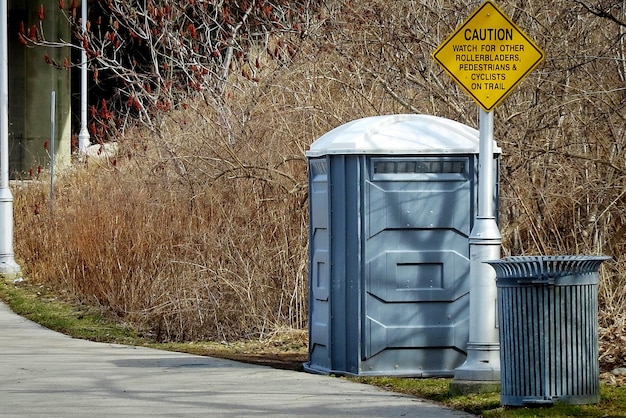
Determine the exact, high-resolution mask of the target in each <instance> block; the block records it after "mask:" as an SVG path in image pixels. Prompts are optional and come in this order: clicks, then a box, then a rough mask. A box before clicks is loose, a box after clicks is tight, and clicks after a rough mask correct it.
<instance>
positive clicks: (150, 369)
mask: <svg viewBox="0 0 626 418" xmlns="http://www.w3.org/2000/svg"><path fill="white" fill-rule="evenodd" d="M141 416H145V417H153V416H166V417H177V416H198V417H200V416H202V417H206V416H210V417H265V416H268V417H269V416H271V417H280V416H283V417H285V416H289V417H322V416H323V417H339V416H351V417H427V418H453V417H456V418H458V417H470V416H471V415H468V414H465V413H462V412H459V411H453V410H450V409H447V408H443V407H441V406H439V405H435V404H432V403H429V402H427V401H424V400H420V399H417V398H413V397H409V396H403V395H398V394H394V393H390V392H385V391H382V390H379V389H377V388H374V387H371V386H368V385H362V384H358V383H353V382H349V381H346V380H344V379H339V378H333V377H328V376H318V375H312V374H307V373H304V372H294V371H286V370H276V369H272V368H269V367H263V366H254V365H249V364H244V363H238V362H234V361H228V360H221V359H215V358H210V357H201V356H194V355H187V354H181V353H173V352H167V351H160V350H153V349H149V348H143V347H131V346H124V345H116V344H103V343H94V342H90V341H84V340H76V339H73V338H70V337H67V336H65V335H62V334H59V333H56V332H53V331H50V330H48V329H45V328H43V327H41V326H39V325H37V324H35V323H33V322H30V321H28V320H26V319H24V318H22V317H20V316H17V315H15V314H14V313H13V312H11V311H10V310H9V308H8V307H7V306H6V305H4V304H2V303H0V417H141Z"/></svg>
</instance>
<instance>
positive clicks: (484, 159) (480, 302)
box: [451, 109, 502, 393]
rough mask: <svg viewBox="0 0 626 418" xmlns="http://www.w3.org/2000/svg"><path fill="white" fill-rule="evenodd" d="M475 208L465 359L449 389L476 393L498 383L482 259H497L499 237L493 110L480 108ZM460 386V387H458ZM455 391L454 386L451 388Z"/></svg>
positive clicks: (490, 290) (492, 298)
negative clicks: (485, 386) (476, 201)
mask: <svg viewBox="0 0 626 418" xmlns="http://www.w3.org/2000/svg"><path fill="white" fill-rule="evenodd" d="M478 152H479V155H478V211H477V216H476V219H475V220H474V226H473V228H472V231H471V233H470V237H469V256H470V297H469V310H470V317H469V341H468V344H467V359H466V360H465V363H463V365H461V367H459V368H457V369H456V370H455V372H454V381H453V382H452V384H451V389H453V387H455V385H456V387H457V388H458V389H459V390H461V391H464V392H468V393H471V392H480V391H481V390H482V388H483V387H484V385H491V384H499V383H500V342H499V336H498V327H497V324H496V318H497V316H496V300H497V287H496V274H495V271H494V269H493V267H491V266H490V265H488V264H485V261H490V260H497V259H499V258H500V246H501V243H502V237H501V235H500V231H499V230H498V224H497V222H496V218H495V213H494V204H493V199H494V190H495V185H496V184H495V176H494V161H493V113H492V112H485V111H484V110H482V109H481V110H480V120H479V150H478ZM461 388H462V389H461ZM453 390H456V389H453Z"/></svg>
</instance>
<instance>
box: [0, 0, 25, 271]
mask: <svg viewBox="0 0 626 418" xmlns="http://www.w3.org/2000/svg"><path fill="white" fill-rule="evenodd" d="M7 19H8V1H7V0H0V276H3V277H9V278H10V277H13V276H17V275H19V274H20V273H21V269H20V266H19V265H18V264H17V263H16V262H15V257H14V254H13V194H12V193H11V189H10V188H9V65H8V61H9V59H8V58H9V52H8V51H9V47H8V30H7V27H8V21H7Z"/></svg>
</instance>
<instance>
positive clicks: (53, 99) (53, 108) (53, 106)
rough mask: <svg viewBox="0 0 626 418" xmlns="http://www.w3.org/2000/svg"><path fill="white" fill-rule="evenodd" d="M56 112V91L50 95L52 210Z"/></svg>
mask: <svg viewBox="0 0 626 418" xmlns="http://www.w3.org/2000/svg"><path fill="white" fill-rule="evenodd" d="M55 113H56V92H55V91H53V92H52V94H51V95H50V211H52V209H53V204H54V203H53V202H54V153H55V150H54V141H55V139H56V136H55V130H56V122H55V118H56V116H55Z"/></svg>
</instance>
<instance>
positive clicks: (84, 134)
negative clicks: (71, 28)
mask: <svg viewBox="0 0 626 418" xmlns="http://www.w3.org/2000/svg"><path fill="white" fill-rule="evenodd" d="M81 26H82V29H83V36H87V0H82V2H81ZM80 56H81V63H80V132H79V133H78V158H79V160H82V159H83V158H84V157H85V156H86V155H87V147H89V145H90V143H91V142H90V137H89V129H87V105H88V103H87V51H85V49H84V48H82V49H81V53H80Z"/></svg>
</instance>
